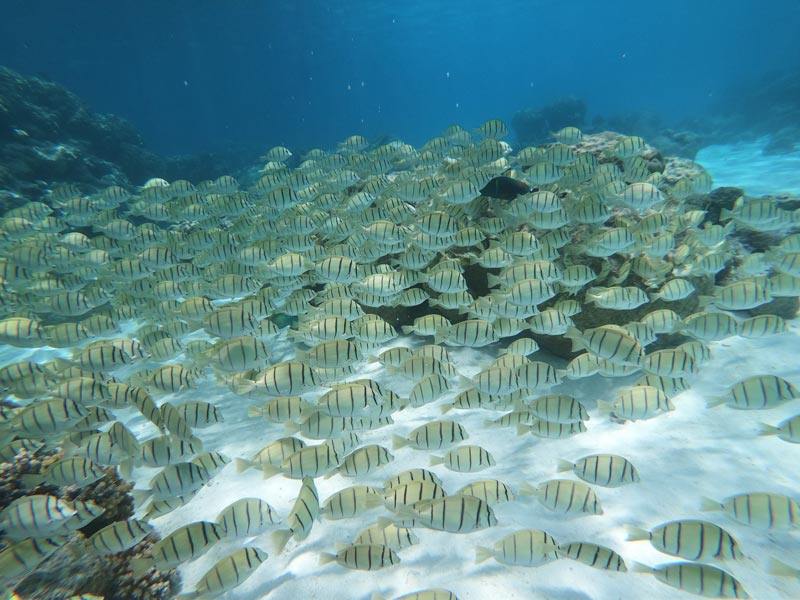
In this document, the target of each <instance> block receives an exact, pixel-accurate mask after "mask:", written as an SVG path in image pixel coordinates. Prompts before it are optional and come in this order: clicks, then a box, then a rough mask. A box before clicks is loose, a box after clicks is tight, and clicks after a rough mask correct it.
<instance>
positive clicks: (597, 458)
mask: <svg viewBox="0 0 800 600" xmlns="http://www.w3.org/2000/svg"><path fill="white" fill-rule="evenodd" d="M558 470H559V471H569V470H571V471H573V472H574V473H575V474H576V475H577V476H578V477H580V478H581V479H583V480H584V481H586V482H587V483H594V484H597V485H602V486H603V487H619V486H622V485H626V484H628V483H635V482H637V481H639V472H638V471H637V470H636V467H634V466H633V463H631V462H630V461H629V460H628V459H626V458H623V457H622V456H616V455H614V454H593V455H591V456H585V457H583V458H581V459H579V460H577V461H575V462H574V463H571V462H569V461H566V460H559V461H558Z"/></svg>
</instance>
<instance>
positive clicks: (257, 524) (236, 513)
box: [216, 498, 281, 537]
mask: <svg viewBox="0 0 800 600" xmlns="http://www.w3.org/2000/svg"><path fill="white" fill-rule="evenodd" d="M216 522H217V524H218V525H220V526H221V527H222V528H223V529H224V530H225V535H226V537H249V536H254V535H259V534H261V533H264V532H265V531H266V530H267V529H269V528H270V527H271V526H272V525H277V524H279V523H280V522H281V520H280V517H278V515H277V513H276V512H275V510H274V509H273V508H272V507H271V506H270V505H269V504H267V503H266V502H264V501H263V500H261V499H260V498H240V499H239V500H236V501H235V502H233V503H231V504H229V505H228V506H226V507H225V508H223V509H222V511H220V513H219V515H217V519H216Z"/></svg>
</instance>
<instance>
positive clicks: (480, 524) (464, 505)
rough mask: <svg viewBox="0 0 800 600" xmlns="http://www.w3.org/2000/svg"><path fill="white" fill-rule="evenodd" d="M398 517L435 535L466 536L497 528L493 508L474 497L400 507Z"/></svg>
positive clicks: (423, 502)
mask: <svg viewBox="0 0 800 600" xmlns="http://www.w3.org/2000/svg"><path fill="white" fill-rule="evenodd" d="M397 515H398V516H400V517H401V518H409V519H413V520H414V521H415V522H418V523H419V524H421V525H423V526H425V527H427V528H429V529H434V530H436V531H447V532H449V533H468V532H470V531H476V530H479V529H485V528H486V527H492V526H494V525H496V524H497V518H496V517H495V515H494V511H493V510H492V508H491V507H490V506H489V505H488V504H487V503H486V502H484V501H483V500H480V499H479V498H475V497H474V496H446V497H444V498H436V499H434V500H424V501H422V502H417V503H416V504H414V505H413V506H404V505H400V506H398V507H397Z"/></svg>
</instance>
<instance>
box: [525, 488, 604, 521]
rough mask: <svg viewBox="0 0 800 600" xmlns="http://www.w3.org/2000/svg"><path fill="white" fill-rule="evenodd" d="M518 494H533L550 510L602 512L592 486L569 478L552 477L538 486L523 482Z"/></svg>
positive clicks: (592, 513) (573, 512)
mask: <svg viewBox="0 0 800 600" xmlns="http://www.w3.org/2000/svg"><path fill="white" fill-rule="evenodd" d="M520 494H522V495H527V496H534V497H535V498H536V499H537V500H538V501H539V502H540V503H541V504H542V505H544V506H546V507H547V508H549V509H550V510H552V511H555V512H560V513H564V514H578V515H580V514H589V515H601V514H603V507H602V505H601V504H600V500H599V499H598V498H597V496H596V495H595V493H594V491H593V490H592V488H590V487H589V486H588V485H586V484H585V483H580V482H577V481H570V480H569V479H553V480H550V481H546V482H544V483H543V484H542V485H541V486H539V487H538V488H536V487H533V486H531V485H530V484H528V483H527V482H523V484H522V486H521V487H520Z"/></svg>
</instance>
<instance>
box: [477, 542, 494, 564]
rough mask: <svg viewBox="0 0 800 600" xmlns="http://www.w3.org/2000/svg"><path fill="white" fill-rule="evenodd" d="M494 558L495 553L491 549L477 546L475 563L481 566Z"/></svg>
mask: <svg viewBox="0 0 800 600" xmlns="http://www.w3.org/2000/svg"><path fill="white" fill-rule="evenodd" d="M493 556H494V551H493V550H492V549H491V548H486V547H484V546H475V563H476V564H481V563H482V562H485V561H487V560H489V559H490V558H492V557H493Z"/></svg>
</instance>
